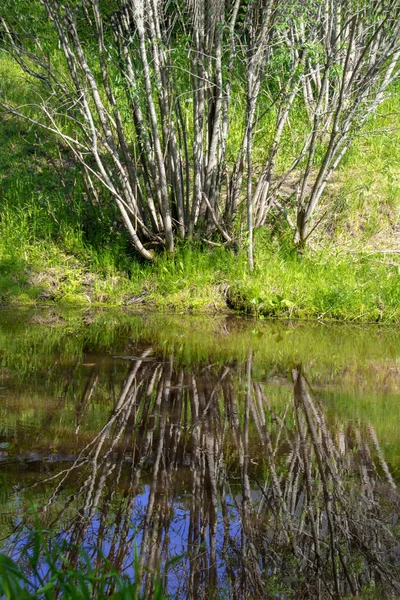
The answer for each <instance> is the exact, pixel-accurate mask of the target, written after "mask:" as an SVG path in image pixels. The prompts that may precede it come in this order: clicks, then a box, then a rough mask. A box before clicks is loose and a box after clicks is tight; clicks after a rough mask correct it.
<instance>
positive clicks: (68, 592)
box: [0, 507, 166, 600]
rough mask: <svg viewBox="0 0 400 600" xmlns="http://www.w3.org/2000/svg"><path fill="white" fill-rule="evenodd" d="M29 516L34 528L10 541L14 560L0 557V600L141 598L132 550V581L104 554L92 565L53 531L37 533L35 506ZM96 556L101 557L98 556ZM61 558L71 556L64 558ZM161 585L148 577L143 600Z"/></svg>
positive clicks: (158, 599) (157, 593)
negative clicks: (149, 589) (147, 590)
mask: <svg viewBox="0 0 400 600" xmlns="http://www.w3.org/2000/svg"><path fill="white" fill-rule="evenodd" d="M31 513H32V515H33V520H34V523H35V525H34V528H33V529H32V530H31V532H30V533H29V535H28V537H27V538H24V539H23V540H22V543H18V539H14V540H13V544H14V548H17V550H15V554H18V555H19V556H20V560H19V561H16V560H14V559H13V558H11V557H10V556H9V555H7V554H3V553H1V554H0V597H1V598H2V599H4V600H17V599H18V600H53V599H54V600H55V599H56V598H60V597H61V598H63V599H65V600H90V599H91V598H93V599H94V598H95V599H96V600H103V599H104V600H105V599H106V598H107V599H110V600H141V599H142V598H144V596H143V594H142V590H141V587H142V586H141V584H140V570H139V562H138V556H137V552H136V551H135V558H134V571H135V577H134V579H133V580H132V579H131V578H130V577H129V576H127V575H124V574H121V573H120V572H119V571H118V570H117V569H116V568H115V567H113V565H111V564H110V562H109V561H108V560H107V558H106V557H105V556H103V559H102V561H101V562H100V564H99V563H98V564H96V565H95V564H92V563H91V559H90V557H89V554H88V552H87V550H84V549H82V548H81V547H79V546H74V545H72V544H70V543H68V541H66V540H61V541H58V540H57V536H56V535H55V534H54V533H51V532H48V531H45V530H43V529H42V527H41V525H40V522H39V519H38V516H37V514H36V509H35V507H32V509H31ZM100 554H101V553H100ZM67 556H69V557H71V556H73V557H74V559H72V560H69V559H68V558H66V557H67ZM165 597H166V596H165V595H164V594H163V592H162V584H161V583H160V581H159V580H157V579H156V578H154V587H153V592H152V594H147V595H146V600H162V599H163V598H165Z"/></svg>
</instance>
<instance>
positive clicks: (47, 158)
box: [0, 55, 400, 322]
mask: <svg viewBox="0 0 400 600" xmlns="http://www.w3.org/2000/svg"><path fill="white" fill-rule="evenodd" d="M0 76H1V77H2V86H3V92H2V93H4V90H6V92H7V94H10V95H12V97H13V98H14V99H15V101H18V102H22V101H23V100H24V99H29V93H32V92H30V89H29V85H28V84H27V82H26V81H25V82H24V81H23V80H22V79H21V73H20V72H19V70H18V68H17V67H16V66H15V64H14V63H12V62H11V61H10V59H9V58H7V57H5V56H4V55H3V56H0ZM17 81H18V85H16V82H17ZM13 82H14V83H13ZM399 108H400V94H399V91H398V89H395V90H394V94H393V96H392V97H391V98H390V99H389V100H387V101H386V102H385V103H384V105H382V106H381V107H380V108H379V110H378V112H377V114H376V115H375V116H374V117H373V118H372V119H371V120H370V121H369V123H368V126H367V131H366V133H368V134H369V135H364V134H363V135H361V136H360V137H359V138H358V140H357V142H356V143H355V145H354V146H353V148H352V150H351V152H350V153H349V154H348V156H347V157H346V160H345V163H344V164H343V166H342V167H341V168H340V169H339V171H338V172H337V174H336V176H335V180H334V181H333V183H332V185H331V186H330V188H329V190H328V193H327V194H326V197H325V200H324V202H323V203H322V205H321V208H320V210H319V213H318V214H317V216H316V219H317V220H319V219H320V218H321V219H322V221H321V226H320V228H319V230H317V231H316V234H315V236H314V238H313V240H312V247H311V248H308V249H307V250H306V251H305V252H304V254H303V255H299V254H297V253H296V252H295V251H294V249H293V245H292V241H291V237H292V233H291V232H290V231H288V229H287V226H286V225H285V223H283V221H282V216H281V215H279V214H274V213H273V214H272V218H271V223H270V226H269V227H268V228H266V229H264V230H262V231H256V251H255V259H256V269H255V272H254V273H253V274H251V275H249V273H248V270H247V263H246V249H245V248H243V250H242V251H240V252H239V253H238V254H235V253H233V252H232V251H231V250H230V249H227V248H223V247H209V246H206V245H200V244H197V245H192V246H191V247H189V246H187V245H181V246H180V247H179V248H178V249H177V252H176V254H175V255H174V256H173V257H170V256H165V255H160V256H158V258H157V260H156V262H155V264H145V263H143V262H142V261H140V260H138V258H137V256H136V255H135V253H134V252H133V250H132V247H131V244H130V242H129V239H128V236H127V235H126V233H125V231H124V229H123V228H122V226H121V225H120V222H119V217H118V214H117V211H116V209H115V207H114V205H113V204H112V202H111V201H110V199H107V198H106V197H104V198H103V206H102V209H101V214H100V210H99V208H98V207H97V206H93V205H92V204H91V202H90V201H89V199H88V198H87V197H86V193H85V189H84V187H83V185H82V182H81V180H80V177H79V173H78V171H77V169H76V167H75V166H74V165H73V164H70V163H69V159H68V156H67V155H64V154H63V150H62V149H61V148H60V149H58V148H57V145H56V144H55V142H54V140H53V139H51V137H49V135H47V134H46V135H44V134H43V133H42V132H40V131H37V130H35V129H34V128H32V127H31V126H29V125H28V124H26V123H24V122H19V121H17V120H14V119H10V118H8V117H6V118H5V119H3V120H2V121H1V122H0V147H1V149H2V152H1V153H0V173H1V176H0V301H1V302H2V303H3V304H10V303H11V304H28V305H29V304H32V305H38V304H43V303H60V304H63V305H66V306H67V305H79V306H88V305H98V304H101V305H104V304H106V305H112V306H124V305H128V306H133V307H139V308H140V307H146V308H149V307H150V308H153V309H157V310H162V311H178V312H180V311H188V310H189V311H194V312H204V311H206V312H207V311H212V312H214V311H223V310H227V309H230V310H235V311H239V312H244V313H246V314H252V315H255V316H257V317H261V318H262V317H266V316H272V317H290V318H318V319H340V320H350V321H357V322H364V321H365V322H366V321H385V322H386V321H387V322H399V321H400V303H399V298H400V259H399V258H398V255H396V254H393V255H392V256H390V255H387V254H374V253H373V251H374V250H376V249H384V248H397V249H399V248H400V246H399V214H400V184H399V177H398V174H399V169H398V165H399V164H400V143H399V141H400V132H399V130H398V128H396V124H397V119H398V113H399ZM234 109H235V114H236V113H237V122H238V123H240V120H241V116H240V106H239V105H234ZM300 113H301V111H299V112H298V115H297V116H296V115H295V116H294V118H293V123H292V126H291V131H290V138H291V139H292V137H293V136H295V137H296V135H297V136H298V135H299V134H300V132H301V131H302V127H303V125H304V123H303V120H304V115H301V114H300ZM295 117H296V118H295ZM270 120H271V115H267V116H266V117H265V123H264V125H265V127H263V128H261V129H260V132H261V133H259V134H258V135H257V136H256V143H257V139H258V143H259V145H260V148H258V149H257V152H256V155H257V156H258V157H259V160H260V161H262V160H263V151H262V149H263V148H264V149H265V147H266V141H267V140H268V135H269V134H268V131H269V130H270V129H271V123H270ZM302 123H303V124H302ZM238 130H239V128H238ZM383 130H387V132H386V133H380V134H379V135H377V134H375V133H374V132H376V131H378V132H382V131H383ZM296 132H297V133H296ZM235 136H236V137H235ZM236 138H237V139H236ZM239 138H240V136H239V135H238V132H237V131H236V130H235V128H233V129H232V132H231V143H232V144H233V146H235V144H237V143H238V141H239ZM296 139H297V138H296ZM285 143H286V142H285ZM290 143H291V142H290V140H287V152H286V151H285V147H286V146H284V149H283V150H284V152H283V154H285V152H286V154H287V155H288V156H289V154H290ZM285 156H286V155H285ZM285 156H283V155H282V156H280V157H279V160H278V162H279V161H281V163H282V168H284V167H285ZM282 161H283V162H282ZM279 164H280V163H279ZM57 165H58V167H57ZM56 167H57V168H58V171H57V169H56ZM60 169H61V171H62V178H60ZM62 180H63V182H62V183H60V181H62ZM292 217H293V214H292ZM243 239H244V234H242V241H243Z"/></svg>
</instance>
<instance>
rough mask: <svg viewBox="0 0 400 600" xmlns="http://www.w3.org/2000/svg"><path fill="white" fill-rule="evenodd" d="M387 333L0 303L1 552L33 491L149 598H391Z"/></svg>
mask: <svg viewBox="0 0 400 600" xmlns="http://www.w3.org/2000/svg"><path fill="white" fill-rule="evenodd" d="M399 333H400V330H399V329H394V328H384V327H378V326H369V327H362V328H361V327H357V326H344V325H328V324H323V323H300V322H296V323H291V322H276V321H274V322H267V321H250V320H245V319H238V318H233V317H224V316H202V317H192V316H187V315H185V316H168V315H156V314H146V315H145V314H132V313H131V314H129V313H125V314H124V313H121V312H112V311H106V312H101V311H98V312H95V311H76V312H64V313H58V312H55V311H50V310H42V311H32V310H25V311H22V310H20V311H13V312H9V311H3V312H0V357H1V370H0V386H1V389H0V417H1V421H0V475H1V476H2V481H3V482H6V483H4V487H5V489H6V492H5V493H3V494H2V496H1V499H2V500H1V503H0V513H1V514H0V538H1V547H2V549H3V552H4V551H5V552H8V553H9V554H10V555H12V556H13V557H14V558H16V559H17V560H18V561H20V563H21V564H23V563H24V555H23V552H26V547H27V546H26V541H27V540H28V539H29V533H30V530H31V528H32V527H33V524H32V523H33V519H32V516H31V506H32V505H34V506H35V507H36V508H35V510H36V512H37V515H38V518H39V520H40V523H41V526H42V527H43V528H44V529H45V530H48V531H51V532H52V534H54V535H55V536H56V537H57V538H58V539H64V540H68V541H69V542H71V543H72V544H74V545H76V546H78V547H81V548H84V549H86V550H87V552H88V554H89V556H90V558H91V561H92V563H93V564H95V563H96V561H104V560H106V559H107V560H108V561H110V563H111V564H112V565H113V566H114V567H116V568H117V569H118V570H119V571H121V572H124V573H128V574H131V575H132V576H133V573H134V572H135V569H136V572H137V564H136V567H135V568H134V563H135V556H136V555H137V556H138V559H137V561H138V563H139V567H140V573H141V575H142V577H143V582H144V583H143V592H144V594H145V596H146V595H147V596H148V597H151V594H152V586H153V581H154V573H160V572H161V574H162V575H163V586H164V591H165V592H166V593H168V594H170V595H171V596H172V597H173V598H179V599H180V598H182V599H184V598H185V599H186V598H188V599H189V598H190V599H202V598H204V599H205V598H207V599H209V598H233V599H242V598H243V599H246V598H331V597H336V598H338V597H346V596H362V597H371V598H380V597H396V596H399V595H400V543H399V542H400V536H399V522H398V515H399V491H398V483H399V480H400V472H399V467H400V336H399ZM73 547H74V546H73V545H71V548H73ZM21 548H24V550H23V551H22V550H21ZM67 558H68V560H70V561H71V562H73V561H74V560H78V556H77V555H74V554H73V550H71V556H69V557H67ZM26 569H27V570H29V569H28V567H26ZM27 576H29V573H28V572H27ZM367 594H369V595H367Z"/></svg>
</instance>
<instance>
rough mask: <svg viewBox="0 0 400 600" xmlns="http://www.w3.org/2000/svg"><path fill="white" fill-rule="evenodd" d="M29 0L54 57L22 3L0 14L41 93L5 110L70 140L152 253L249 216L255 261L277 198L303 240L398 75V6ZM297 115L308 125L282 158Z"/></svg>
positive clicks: (229, 229)
mask: <svg viewBox="0 0 400 600" xmlns="http://www.w3.org/2000/svg"><path fill="white" fill-rule="evenodd" d="M38 2H40V4H41V5H42V9H43V17H44V18H45V19H47V20H48V22H49V24H50V25H51V27H52V30H54V31H55V32H56V38H57V43H58V50H57V49H56V50H55V51H54V52H56V54H57V60H54V59H53V54H54V53H51V52H48V50H47V49H46V47H44V46H46V44H48V42H47V41H46V40H43V39H41V37H43V34H42V36H41V35H40V34H37V33H35V31H33V30H32V31H31V30H30V29H29V23H28V24H27V25H26V24H25V25H24V23H26V20H24V19H20V18H19V15H18V8H15V7H14V8H13V9H12V10H11V11H10V10H8V11H5V14H4V16H0V28H1V37H0V40H1V41H0V43H1V45H2V47H3V48H4V49H5V50H6V51H7V52H9V53H10V54H11V55H12V56H13V57H14V58H15V60H16V61H17V62H18V63H19V64H20V66H21V67H22V69H23V70H24V71H25V73H26V74H27V75H28V78H29V81H30V82H31V84H32V86H33V85H34V82H35V80H36V83H37V86H36V88H35V89H36V91H37V98H38V100H37V103H36V107H32V106H31V107H30V109H29V111H28V110H27V109H26V108H24V107H20V106H16V105H15V103H12V102H8V103H7V102H6V101H5V100H4V99H3V101H2V105H3V107H4V108H5V109H6V110H7V111H10V112H11V113H13V114H14V115H17V116H20V117H24V118H26V119H28V120H30V121H31V122H33V123H34V124H35V125H40V126H42V127H44V128H45V129H47V130H49V131H51V132H53V133H54V134H56V135H57V136H58V137H60V138H61V139H62V140H63V142H64V144H65V146H66V147H68V149H69V151H70V152H71V154H72V155H73V156H74V157H75V159H76V161H77V162H78V163H79V164H80V165H81V167H82V172H83V175H84V177H85V179H86V183H87V189H88V190H92V193H93V194H95V193H96V190H98V188H99V187H100V188H104V189H105V190H106V191H107V192H108V193H109V195H110V196H111V197H112V199H113V201H114V202H115V203H116V205H117V206H118V209H119V211H120V214H121V218H122V221H123V223H124V226H125V227H126V229H127V230H128V232H129V235H130V237H131V240H132V243H133V245H134V247H135V248H136V250H137V251H138V252H139V254H140V255H141V256H142V257H144V258H146V259H152V258H153V257H154V252H153V250H152V249H151V248H154V246H155V245H159V246H160V247H165V248H166V250H168V251H169V252H172V251H173V249H174V244H175V243H176V238H177V237H178V238H180V239H185V238H188V239H192V238H193V237H195V236H196V237H198V238H205V239H206V240H209V241H210V240H212V239H213V236H214V237H217V238H220V239H222V241H223V242H224V243H227V244H230V243H232V242H233V241H234V238H235V231H237V229H235V227H234V224H235V222H236V221H237V220H238V219H241V218H243V216H244V215H245V214H247V229H248V247H249V264H250V266H252V264H253V261H254V259H253V228H254V227H260V226H263V225H264V224H265V223H266V221H267V218H268V214H269V211H270V210H271V208H272V207H278V209H279V210H281V211H283V212H284V214H288V211H290V210H293V209H294V211H295V213H296V219H295V221H296V222H295V223H294V225H293V228H294V236H295V240H296V242H298V243H300V244H303V243H304V242H305V241H306V240H307V238H308V237H309V235H310V234H311V232H312V230H313V229H312V228H311V229H310V223H311V220H312V217H313V215H314V213H315V210H316V208H317V206H318V205H319V203H320V201H321V198H322V196H323V193H324V190H325V188H326V185H327V183H328V182H329V179H330V178H331V176H332V173H333V172H334V171H335V169H336V168H337V167H338V165H339V163H340V161H341V160H342V158H343V156H344V154H345V153H346V151H347V149H348V148H349V146H350V144H351V141H352V139H353V138H354V136H355V135H356V134H357V132H358V131H359V130H360V128H361V127H362V126H363V125H364V123H365V121H366V119H367V117H368V115H370V114H371V113H373V112H374V111H375V110H376V108H377V106H378V105H379V104H380V103H381V102H382V101H383V100H384V98H385V95H386V94H387V92H388V89H389V87H390V85H391V84H392V83H393V81H394V80H395V78H396V77H397V76H398V73H399V56H400V36H399V31H400V30H399V28H400V19H399V16H400V11H399V8H400V4H399V0H388V2H382V1H381V0H361V1H360V2H348V1H347V0H313V1H312V2H305V3H300V4H299V3H298V2H297V1H295V0H293V1H292V0H289V1H288V2H285V3H280V2H277V0H250V1H247V0H229V1H228V2H226V1H222V0H187V1H186V2H183V1H180V0H118V1H116V2H115V3H113V7H112V10H111V9H110V8H108V9H106V3H104V2H102V1H101V0H79V1H78V2H68V1H66V0H38ZM33 29H34V28H33ZM60 54H61V56H62V57H63V58H62V59H61V58H60ZM241 105H243V110H241V108H242V107H241ZM238 106H239V108H238ZM35 110H36V112H35ZM295 111H296V115H297V117H296V118H298V115H299V114H300V115H301V114H302V113H304V127H303V129H302V133H301V134H299V136H300V137H298V136H297V137H298V139H296V140H293V148H292V149H291V151H290V152H288V151H287V144H285V147H284V148H283V145H282V141H283V139H285V138H286V139H287V137H288V136H289V135H290V131H291V121H290V118H291V116H292V115H293V114H294V112H295ZM266 115H267V116H268V120H267V121H266V120H265V116H266ZM266 123H268V124H266ZM233 129H234V133H235V135H233V134H232V130H233ZM238 130H239V133H238ZM260 134H261V135H260ZM235 140H236V141H235ZM265 140H267V142H265ZM285 148H286V150H285ZM284 152H286V153H288V156H286V157H285V156H283V158H282V154H283V153H284ZM289 180H291V181H293V180H295V186H294V189H295V192H294V196H295V197H294V198H291V197H288V195H287V194H286V195H285V192H284V190H285V189H286V188H285V183H286V182H287V181H289ZM292 195H293V194H292ZM245 206H246V210H245V209H244V207H245ZM288 220H289V222H291V219H290V218H289V219H288Z"/></svg>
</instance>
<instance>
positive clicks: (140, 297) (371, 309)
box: [0, 221, 400, 322]
mask: <svg viewBox="0 0 400 600" xmlns="http://www.w3.org/2000/svg"><path fill="white" fill-rule="evenodd" d="M6 227H7V224H5V223H4V221H3V222H2V224H1V228H2V230H3V231H2V236H1V240H2V241H1V255H2V257H1V259H0V294H1V298H2V301H3V304H10V303H15V304H43V303H53V302H56V303H61V304H64V305H70V304H74V305H96V304H104V303H105V304H107V305H114V306H118V305H120V306H132V307H138V308H140V307H149V308H152V309H157V310H163V311H164V310H166V311H188V310H189V311H195V312H197V311H199V312H201V311H204V312H208V311H223V310H233V311H237V312H242V313H246V314H252V315H255V316H258V317H267V316H268V317H290V318H318V319H343V320H350V321H362V322H368V321H384V322H386V321H390V322H396V321H400V302H399V298H400V267H399V261H398V258H396V255H392V256H391V255H386V254H384V255H382V254H375V253H373V252H365V253H353V252H348V251H345V250H342V249H340V248H338V247H334V246H332V247H330V248H328V249H324V250H321V251H313V250H308V251H307V252H306V253H304V254H303V255H301V256H299V255H298V254H297V253H296V252H295V251H293V250H291V249H290V248H288V247H285V246H282V245H277V244H275V243H274V242H273V241H271V240H270V239H262V237H264V238H266V235H264V236H262V235H259V238H260V239H259V240H258V244H257V246H258V248H259V250H258V252H257V255H256V269H255V272H254V273H252V274H249V273H248V270H247V265H246V255H245V253H244V252H243V253H239V254H237V255H236V254H234V253H233V252H231V251H230V250H226V249H222V248H213V249H208V248H188V247H183V248H181V249H179V250H178V252H177V253H176V255H175V256H174V257H168V256H166V255H165V256H160V257H159V259H158V260H157V262H156V264H154V265H147V264H139V263H137V262H136V261H133V260H132V262H131V265H130V268H129V272H128V271H126V270H124V269H118V267H116V266H115V265H114V264H112V263H111V264H109V265H105V264H101V263H100V264H99V263H96V260H90V258H89V259H87V258H86V259H85V258H84V257H83V256H79V252H78V253H77V252H76V251H75V252H74V253H72V252H65V251H64V250H63V249H61V248H60V247H58V246H57V245H56V244H54V243H53V242H51V241H49V240H47V241H38V242H27V243H25V244H21V243H20V244H19V247H18V248H17V249H15V246H14V248H11V247H10V246H11V244H13V241H14V242H15V240H13V239H12V236H11V235H10V234H9V233H8V232H7V231H4V230H5V229H6ZM7 246H8V248H7ZM75 249H78V250H79V245H78V244H77V245H76V247H75Z"/></svg>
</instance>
